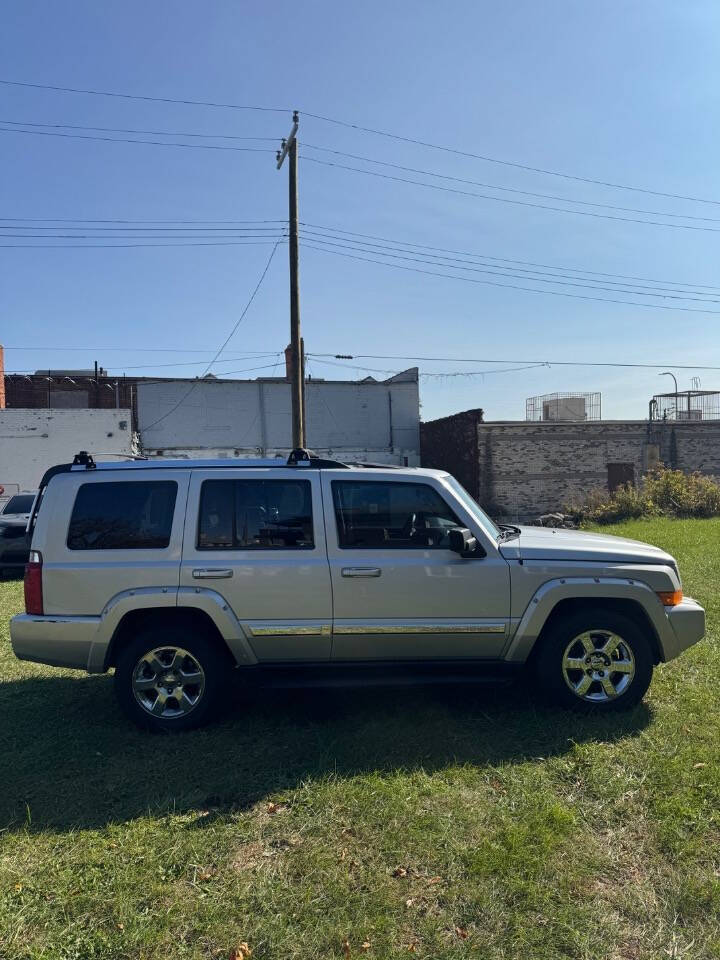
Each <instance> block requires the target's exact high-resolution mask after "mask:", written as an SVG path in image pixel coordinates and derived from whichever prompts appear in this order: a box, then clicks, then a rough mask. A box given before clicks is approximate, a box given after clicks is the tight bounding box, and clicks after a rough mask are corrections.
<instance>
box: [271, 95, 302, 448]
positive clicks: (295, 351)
mask: <svg viewBox="0 0 720 960" xmlns="http://www.w3.org/2000/svg"><path fill="white" fill-rule="evenodd" d="M298 119H299V118H298V112H297V110H295V111H293V125H292V129H291V131H290V133H289V135H288V137H287V139H286V140H283V142H282V149H280V150H278V153H277V169H278V170H279V169H280V167H281V166H282V165H283V161H284V160H285V157H288V160H289V191H288V203H289V209H288V221H289V225H290V236H289V244H288V247H289V251H290V396H291V399H292V445H293V449H294V450H297V449H298V448H303V447H304V446H305V379H304V371H303V355H302V353H303V351H302V341H301V337H300V281H299V277H298V271H299V253H298V196H297V130H298Z"/></svg>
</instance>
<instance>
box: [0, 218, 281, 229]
mask: <svg viewBox="0 0 720 960" xmlns="http://www.w3.org/2000/svg"><path fill="white" fill-rule="evenodd" d="M20 220H22V221H24V222H25V223H33V224H34V223H82V224H90V223H124V224H133V225H134V224H142V223H152V224H161V223H169V224H193V225H197V224H207V223H226V224H231V223H236V224H237V223H250V224H256V223H282V224H287V217H283V218H279V219H277V220H221V219H219V218H217V219H212V220H119V219H115V220H107V219H106V220H88V219H83V218H80V217H69V218H68V217H0V222H11V223H15V222H17V221H20ZM38 229H40V228H38ZM43 229H44V228H43ZM49 229H54V228H52V227H51V228H49Z"/></svg>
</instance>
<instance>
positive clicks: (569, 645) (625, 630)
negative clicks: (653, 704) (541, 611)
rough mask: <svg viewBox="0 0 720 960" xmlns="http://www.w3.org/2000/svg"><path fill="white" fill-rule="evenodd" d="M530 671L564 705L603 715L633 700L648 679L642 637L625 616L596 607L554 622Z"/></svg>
mask: <svg viewBox="0 0 720 960" xmlns="http://www.w3.org/2000/svg"><path fill="white" fill-rule="evenodd" d="M541 644H542V645H541V647H540V650H539V653H538V656H537V659H536V661H535V675H536V678H537V680H538V682H539V686H540V689H541V691H542V692H543V694H545V695H546V696H547V697H549V698H550V699H551V700H553V701H554V702H556V703H560V704H561V705H563V706H565V707H569V708H571V709H575V710H581V711H584V712H592V713H607V712H614V711H616V710H627V709H630V708H631V707H634V706H635V705H636V704H638V703H639V702H640V701H641V700H642V698H643V696H644V695H645V692H646V691H647V689H648V687H649V686H650V681H651V680H652V673H653V655H652V650H651V646H650V642H649V640H648V637H647V635H646V634H645V633H644V632H643V631H642V630H641V629H640V627H638V625H637V624H636V623H635V622H634V621H633V620H631V619H630V618H629V617H626V616H623V615H622V614H619V613H615V612H614V611H611V610H603V609H602V608H597V609H589V610H584V611H582V612H579V613H576V614H571V615H570V616H568V617H567V618H565V619H563V620H560V621H558V622H556V623H555V624H554V625H553V626H552V627H551V628H550V629H549V631H548V633H547V635H546V636H545V637H544V638H543V639H542V641H541Z"/></svg>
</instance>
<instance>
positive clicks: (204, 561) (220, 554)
mask: <svg viewBox="0 0 720 960" xmlns="http://www.w3.org/2000/svg"><path fill="white" fill-rule="evenodd" d="M180 585H181V587H193V588H195V589H198V590H199V589H208V590H213V591H216V592H217V593H219V594H220V595H221V596H222V597H223V599H224V600H225V602H227V603H228V604H229V605H230V607H231V608H232V610H233V611H234V613H235V616H236V617H237V618H238V620H239V621H240V623H241V624H242V627H243V630H244V631H245V634H246V636H247V638H248V641H249V643H250V645H251V646H252V648H253V651H254V652H255V655H256V656H257V658H258V660H260V661H263V660H272V661H282V660H328V659H329V658H330V644H331V625H332V595H331V588H330V574H329V570H328V564H327V556H326V553H325V533H324V529H323V512H322V498H321V492H320V483H319V477H318V474H317V472H316V471H309V470H302V471H301V470H299V469H283V468H255V469H250V468H244V469H242V470H238V469H237V468H235V469H233V468H228V469H225V468H219V469H217V468H216V469H208V470H194V471H193V474H192V478H191V481H190V492H189V498H188V513H187V521H186V524H185V542H184V545H183V558H182V567H181V571H180Z"/></svg>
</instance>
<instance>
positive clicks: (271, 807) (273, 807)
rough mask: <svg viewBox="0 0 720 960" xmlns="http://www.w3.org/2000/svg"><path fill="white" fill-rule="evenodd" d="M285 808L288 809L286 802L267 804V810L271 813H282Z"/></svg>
mask: <svg viewBox="0 0 720 960" xmlns="http://www.w3.org/2000/svg"><path fill="white" fill-rule="evenodd" d="M283 810H287V807H286V806H285V804H284V803H269V804H268V805H267V812H268V813H269V814H271V815H272V814H274V813H282V812H283Z"/></svg>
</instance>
